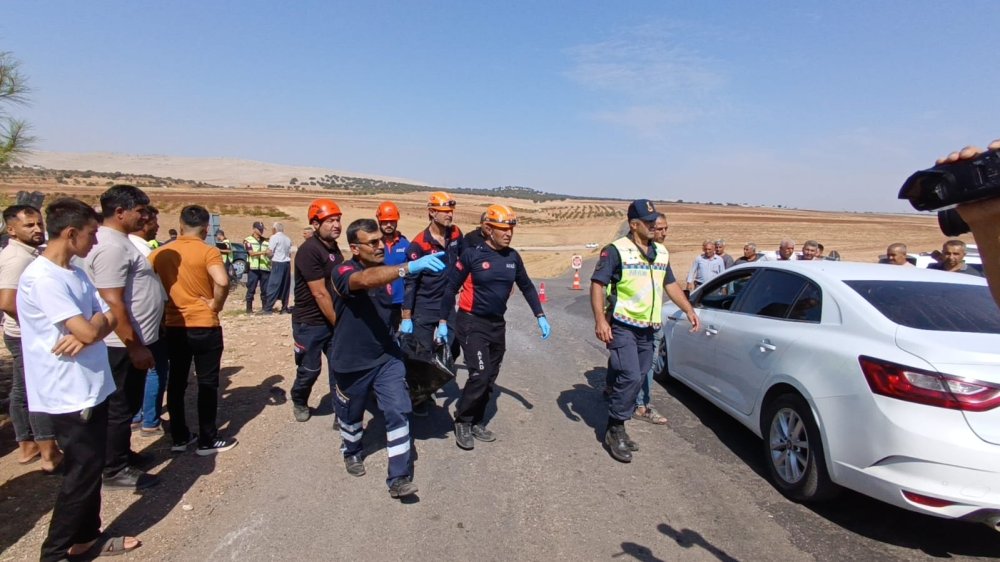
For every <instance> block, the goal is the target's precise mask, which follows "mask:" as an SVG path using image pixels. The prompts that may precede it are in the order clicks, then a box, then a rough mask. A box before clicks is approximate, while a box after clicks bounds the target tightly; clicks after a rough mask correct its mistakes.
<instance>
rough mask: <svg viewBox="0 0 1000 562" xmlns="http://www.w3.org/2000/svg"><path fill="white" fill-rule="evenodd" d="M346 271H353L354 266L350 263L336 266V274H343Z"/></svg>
mask: <svg viewBox="0 0 1000 562" xmlns="http://www.w3.org/2000/svg"><path fill="white" fill-rule="evenodd" d="M348 271H354V266H353V265H351V264H347V265H342V266H340V267H338V268H337V274H338V275H343V274H345V273H347V272H348Z"/></svg>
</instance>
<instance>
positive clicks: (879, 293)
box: [845, 281, 1000, 334]
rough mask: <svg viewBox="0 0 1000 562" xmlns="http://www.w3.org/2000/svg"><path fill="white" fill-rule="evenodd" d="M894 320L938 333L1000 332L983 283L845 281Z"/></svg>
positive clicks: (997, 314) (999, 322)
mask: <svg viewBox="0 0 1000 562" xmlns="http://www.w3.org/2000/svg"><path fill="white" fill-rule="evenodd" d="M845 283H846V284H847V286H848V287H850V288H852V289H854V290H855V291H857V293H858V294H859V295H861V296H862V297H864V299H865V300H866V301H868V302H869V303H871V304H872V306H874V307H875V308H876V309H878V311H879V312H881V313H882V314H883V315H885V317H886V318H888V319H889V320H892V321H893V322H895V323H897V324H899V325H901V326H906V327H908V328H916V329H918V330H934V331H939V332H968V333H980V334H1000V309H998V308H997V305H996V303H995V302H993V297H991V296H990V290H989V287H987V286H986V285H962V284H958V283H940V282H937V283H928V282H924V281H845Z"/></svg>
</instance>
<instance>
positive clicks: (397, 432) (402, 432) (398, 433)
mask: <svg viewBox="0 0 1000 562" xmlns="http://www.w3.org/2000/svg"><path fill="white" fill-rule="evenodd" d="M409 434H410V424H406V425H404V426H403V427H397V428H396V429H394V430H392V431H390V432H388V433H386V434H385V440H386V441H395V440H396V439H399V438H401V437H406V436H407V435H409Z"/></svg>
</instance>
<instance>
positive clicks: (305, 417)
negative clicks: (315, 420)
mask: <svg viewBox="0 0 1000 562" xmlns="http://www.w3.org/2000/svg"><path fill="white" fill-rule="evenodd" d="M292 414H293V415H294V416H295V421H297V422H307V421H309V418H311V417H312V412H310V411H309V406H300V405H298V404H292Z"/></svg>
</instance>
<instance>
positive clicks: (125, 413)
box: [104, 347, 146, 476]
mask: <svg viewBox="0 0 1000 562" xmlns="http://www.w3.org/2000/svg"><path fill="white" fill-rule="evenodd" d="M108 363H110V364H111V376H112V377H113V378H114V379H115V392H114V394H112V395H111V396H110V397H109V398H108V444H107V447H106V451H105V456H104V459H105V460H104V475H105V476H114V475H116V474H118V473H119V472H121V471H122V469H124V468H125V467H126V466H128V453H129V451H130V450H131V449H132V418H134V417H135V415H136V413H138V412H139V410H141V409H142V400H143V397H144V394H145V388H146V371H145V370H139V369H136V368H135V367H134V366H133V365H132V361H131V360H130V359H129V357H128V350H127V349H125V348H124V347H109V348H108Z"/></svg>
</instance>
